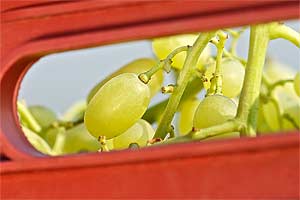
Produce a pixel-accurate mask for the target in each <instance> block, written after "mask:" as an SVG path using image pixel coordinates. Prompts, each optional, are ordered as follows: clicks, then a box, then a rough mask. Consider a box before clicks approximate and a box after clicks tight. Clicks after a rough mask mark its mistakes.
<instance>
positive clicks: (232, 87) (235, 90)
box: [203, 58, 245, 98]
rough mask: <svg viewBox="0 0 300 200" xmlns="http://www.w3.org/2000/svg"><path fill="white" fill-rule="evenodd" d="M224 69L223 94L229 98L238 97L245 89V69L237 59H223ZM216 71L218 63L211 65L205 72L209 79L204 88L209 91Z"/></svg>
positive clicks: (222, 65)
mask: <svg viewBox="0 0 300 200" xmlns="http://www.w3.org/2000/svg"><path fill="white" fill-rule="evenodd" d="M220 67H221V68H222V93H223V95H224V96H227V97H229V98H233V97H236V96H237V95H239V94H240V92H241V90H242V87H243V81H244V75H245V69H244V66H243V65H242V64H241V63H240V62H239V61H238V60H235V59H231V58H225V59H222V62H221V66H220ZM215 69H216V63H215V62H214V63H212V64H210V65H209V66H208V67H207V69H206V72H205V77H206V78H207V80H208V81H207V82H204V83H203V84H204V88H205V89H208V88H209V87H210V81H209V80H210V79H211V78H212V77H213V74H214V73H215Z"/></svg>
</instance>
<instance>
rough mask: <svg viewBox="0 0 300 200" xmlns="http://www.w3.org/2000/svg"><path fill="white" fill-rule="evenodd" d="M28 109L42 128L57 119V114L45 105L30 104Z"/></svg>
mask: <svg viewBox="0 0 300 200" xmlns="http://www.w3.org/2000/svg"><path fill="white" fill-rule="evenodd" d="M28 109H29V111H30V113H31V114H32V116H33V117H34V118H35V120H36V121H37V122H38V124H39V125H40V126H41V127H42V128H47V127H48V126H50V125H51V124H52V123H53V122H54V121H56V114H55V113H54V112H53V111H52V110H51V109H49V108H47V107H45V106H40V105H35V106H29V107H28Z"/></svg>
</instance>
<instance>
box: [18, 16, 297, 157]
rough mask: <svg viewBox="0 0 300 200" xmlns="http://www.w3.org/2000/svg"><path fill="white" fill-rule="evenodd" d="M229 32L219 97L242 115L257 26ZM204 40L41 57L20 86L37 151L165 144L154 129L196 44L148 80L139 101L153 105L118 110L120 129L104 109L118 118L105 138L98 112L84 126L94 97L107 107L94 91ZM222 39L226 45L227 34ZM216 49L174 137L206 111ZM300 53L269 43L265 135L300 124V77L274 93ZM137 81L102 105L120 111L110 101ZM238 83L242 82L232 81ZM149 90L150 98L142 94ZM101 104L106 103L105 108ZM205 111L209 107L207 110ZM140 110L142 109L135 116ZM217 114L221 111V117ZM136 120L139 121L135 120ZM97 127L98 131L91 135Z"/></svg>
mask: <svg viewBox="0 0 300 200" xmlns="http://www.w3.org/2000/svg"><path fill="white" fill-rule="evenodd" d="M286 24H287V25H288V26H290V27H293V28H294V29H295V30H299V21H289V22H287V23H286ZM224 33H226V34H228V35H229V39H228V40H227V41H226V44H225V49H226V51H223V58H222V61H221V63H224V64H223V65H220V66H221V67H222V66H223V67H222V70H223V71H222V73H223V74H221V75H222V78H223V83H222V92H223V95H224V96H226V98H227V99H226V100H225V101H223V99H217V100H213V101H220V109H221V107H226V109H227V110H226V109H225V111H224V112H228V114H229V115H231V114H232V115H235V113H236V109H237V105H238V103H239V95H240V92H241V89H242V84H243V77H244V74H245V69H244V68H245V66H244V65H245V62H246V61H247V55H248V47H249V35H250V31H249V27H246V29H245V30H244V28H243V27H239V28H234V29H224ZM239 33H241V35H240V38H239V39H237V40H236V41H237V46H236V47H235V40H234V39H233V38H234V37H235V35H234V34H239ZM197 37H198V34H197V33H190V34H184V35H177V36H169V37H164V38H156V39H153V40H150V39H149V40H143V41H133V42H126V43H120V44H113V45H106V46H101V47H95V48H89V49H80V50H74V51H68V52H63V53H55V54H51V55H47V56H45V57H42V58H41V59H40V60H39V61H37V62H36V63H34V64H33V65H32V67H31V68H30V69H29V70H28V72H27V73H26V74H25V76H24V78H23V80H22V83H21V85H20V90H19V96H18V105H17V108H18V111H19V115H18V116H19V118H20V122H21V126H22V129H23V131H24V133H25V135H26V137H27V138H28V139H29V141H30V143H31V144H32V145H33V146H34V147H35V148H37V149H38V150H39V151H41V152H43V153H45V154H49V155H63V154H73V153H81V152H97V151H98V150H102V151H112V150H122V149H126V148H140V147H143V146H148V145H149V144H151V143H156V142H159V141H160V140H159V139H158V138H155V137H154V138H153V136H154V134H155V129H157V128H158V126H159V125H158V124H159V123H160V120H161V118H162V116H163V115H164V114H163V111H164V109H165V107H166V105H167V102H168V99H169V97H170V96H171V95H172V91H173V90H176V87H177V81H178V75H179V74H180V71H181V70H182V69H181V68H182V66H183V65H184V59H185V55H186V53H185V52H186V51H190V49H189V47H187V49H185V48H183V49H182V51H185V52H180V53H178V54H177V55H176V56H175V57H174V58H172V62H165V63H164V68H163V69H159V70H158V72H156V73H155V74H154V75H153V76H152V79H151V80H150V83H148V84H147V88H149V91H147V92H145V93H147V94H141V96H139V97H138V98H136V99H139V98H145V99H151V101H150V103H149V105H148V102H147V106H146V107H147V111H146V110H144V111H141V110H143V109H136V107H134V106H133V107H132V113H131V110H128V109H127V111H128V113H117V114H116V115H119V116H121V117H120V120H121V121H120V124H121V125H120V128H119V127H118V126H119V125H116V123H115V122H114V121H113V120H115V119H118V116H116V117H112V116H113V114H111V113H109V112H108V111H107V110H108V109H105V111H103V112H108V113H106V114H101V113H100V114H99V115H101V116H105V115H107V116H108V118H107V120H108V121H109V120H110V119H109V117H112V118H111V120H112V121H111V122H107V121H105V120H102V121H101V122H99V124H103V126H104V127H103V129H107V128H108V127H111V129H112V130H113V131H111V132H110V130H108V131H107V132H105V131H104V132H105V133H104V135H105V134H107V136H106V138H104V137H100V138H99V137H96V136H95V134H96V133H95V132H96V131H95V129H97V124H96V122H95V119H96V118H97V116H96V115H95V114H90V118H91V120H90V121H91V122H87V123H84V114H85V112H86V109H87V107H88V103H90V102H92V101H94V104H95V105H94V107H95V108H96V110H97V106H98V107H99V106H100V107H101V105H97V103H96V101H97V100H94V99H96V97H94V96H95V95H96V94H97V95H98V93H97V92H98V91H99V89H100V88H101V89H102V88H103V86H104V85H105V86H107V85H108V84H105V83H107V82H108V81H109V80H111V78H113V77H116V76H117V75H120V74H122V73H136V74H141V73H143V72H146V71H148V70H150V68H151V67H154V66H155V65H158V63H159V61H162V60H163V59H164V58H166V57H167V56H168V54H169V53H171V52H172V50H174V49H176V48H177V47H180V46H185V47H186V46H187V45H192V44H193V42H194V41H195V40H196V38H197ZM217 42H220V39H219V41H217ZM216 49H217V48H216V46H215V44H212V43H209V44H208V45H207V46H206V48H205V49H204V50H203V53H202V54H201V56H200V59H199V60H198V62H197V64H196V65H197V66H196V67H195V76H194V77H193V79H191V81H190V82H189V84H188V86H187V89H186V91H187V92H185V93H184V94H183V96H182V99H183V101H181V102H180V104H179V106H178V109H177V112H176V113H175V117H173V119H172V123H171V124H172V127H173V128H174V129H172V128H171V129H170V130H168V133H167V137H170V136H172V135H173V134H174V135H175V136H180V135H184V134H187V133H188V132H190V131H191V130H192V128H193V127H194V124H195V123H196V122H195V113H196V112H197V111H196V110H197V109H198V110H200V108H199V104H200V102H203V99H204V98H207V97H205V95H206V93H207V91H209V90H210V89H212V88H213V87H212V86H211V85H212V84H215V83H214V82H213V81H214V79H213V77H214V74H215V72H216V71H215V65H216V59H217V58H216V56H217V50H216ZM299 57H300V56H299V51H297V47H295V46H293V45H292V44H290V43H289V42H288V41H284V40H275V41H271V42H270V44H269V48H268V52H267V59H266V64H265V70H264V77H265V78H266V79H267V80H264V81H266V83H265V85H264V83H263V86H262V88H261V91H262V95H261V96H260V102H262V103H261V104H260V106H259V112H258V116H259V117H258V127H257V128H258V132H259V133H260V134H263V133H271V132H282V131H290V130H295V129H299V120H300V119H299V113H300V104H299V102H300V101H299V97H297V95H296V92H295V90H294V86H293V81H287V83H282V86H278V87H277V86H276V90H275V89H274V90H273V91H272V92H268V91H267V90H269V89H270V88H271V87H273V86H270V85H274V84H275V83H276V84H277V82H278V81H283V80H288V79H294V77H295V74H296V72H297V71H298V72H299ZM171 66H172V67H171ZM169 68H170V69H171V72H170V73H166V71H168V70H170V69H169ZM163 70H164V71H163ZM132 79H134V78H132V76H131V75H128V77H126V80H125V81H123V82H122V80H121V81H120V82H122V83H123V84H119V87H116V86H111V93H112V96H111V97H107V98H108V99H104V100H103V99H102V100H101V102H102V103H107V105H109V106H110V107H111V112H114V109H116V110H118V109H119V108H118V106H112V103H113V102H110V101H109V98H111V99H112V100H111V101H114V100H116V99H118V98H115V96H118V95H119V96H121V95H123V97H124V98H121V97H120V98H119V101H123V100H124V99H125V98H128V99H130V101H132V96H130V95H129V94H131V92H130V91H131V89H132V88H130V87H129V88H128V89H129V90H128V91H124V90H123V91H122V88H126V87H125V86H124V84H125V85H126V84H127V83H130V82H131V81H132ZM231 82H236V83H233V84H231ZM116 84H118V83H116ZM143 84H144V83H143ZM163 86H164V87H163ZM107 87H109V86H107ZM141 87H143V86H141ZM162 87H163V88H162ZM120 88H121V89H120ZM161 88H162V89H161ZM139 89H141V88H139ZM103 90H104V89H103ZM107 90H109V89H107ZM137 90H138V89H136V90H134V91H133V92H136V91H137ZM141 90H143V88H142V89H141ZM116 91H118V92H116ZM120 91H121V92H120ZM162 91H163V93H164V94H162ZM113 93H117V94H113ZM121 93H122V94H121ZM263 94H268V95H271V96H268V95H263ZM97 95H96V96H97ZM143 95H145V96H147V95H148V96H147V97H143ZM99 96H100V95H99ZM208 97H209V96H208ZM103 98H104V97H103ZM207 99H208V98H207ZM99 101H100V100H99ZM124 101H125V104H126V103H127V104H128V105H129V107H130V106H132V104H133V102H126V99H125V100H124ZM209 102H210V101H209ZM140 104H141V105H140ZM142 104H145V102H144V103H141V102H139V101H137V106H142ZM215 104H218V102H216V103H215ZM208 105H209V103H208ZM225 105H227V106H225ZM230 106H233V108H232V110H230V109H231V108H230V109H229V107H230ZM91 109H92V108H91ZM101 109H102V110H103V109H104V108H103V107H101ZM101 109H99V110H101ZM205 109H206V107H205V106H204V107H203V112H205ZM228 109H229V110H228ZM119 110H120V109H119ZM124 111H126V109H124ZM89 112H91V111H89ZM120 112H121V111H120ZM136 112H140V113H139V114H135V113H136ZM125 114H127V115H128V118H135V119H131V122H125V121H126V120H124V118H122V116H124V115H125ZM206 114H209V113H206ZM221 114H222V113H221ZM138 115H140V116H142V119H138V118H140V117H137V116H138ZM217 117H218V115H216V118H217ZM102 119H103V118H102ZM201 120H202V122H199V124H200V125H199V126H202V125H201V124H202V123H204V124H205V123H208V124H210V123H211V122H212V121H208V122H207V121H205V120H206V119H205V118H204V119H200V121H201ZM207 120H209V118H207ZM216 120H218V119H216ZM133 121H134V123H132V122H133ZM93 123H94V124H93ZM85 124H89V125H87V126H90V127H86V125H85ZM91 124H92V125H91ZM128 124H131V125H130V126H129V125H128ZM150 124H151V125H150ZM210 125H214V123H213V122H212V123H211V124H210ZM126 126H128V127H129V128H127V129H126V130H125V129H124V127H126ZM95 127H96V128H95ZM196 129H197V128H196ZM199 129H200V128H199ZM118 130H119V131H120V130H125V131H123V132H122V134H121V133H117V132H118ZM98 131H99V132H101V131H102V130H101V128H98ZM90 132H92V133H91V134H90ZM117 135H118V136H117ZM99 136H101V134H99ZM110 136H111V138H110ZM239 136H240V133H239V132H230V133H226V134H221V135H220V136H215V137H208V138H205V139H203V140H211V139H217V138H232V137H233V138H234V137H239ZM102 143H103V144H102Z"/></svg>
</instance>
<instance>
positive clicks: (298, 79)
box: [294, 72, 300, 97]
mask: <svg viewBox="0 0 300 200" xmlns="http://www.w3.org/2000/svg"><path fill="white" fill-rule="evenodd" d="M294 89H295V92H296V94H297V95H298V97H300V72H298V73H297V74H296V76H295V79H294Z"/></svg>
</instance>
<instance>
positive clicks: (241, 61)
mask: <svg viewBox="0 0 300 200" xmlns="http://www.w3.org/2000/svg"><path fill="white" fill-rule="evenodd" d="M223 54H224V56H226V57H229V58H233V59H236V60H238V61H240V63H242V64H243V65H244V66H246V65H247V61H246V60H245V59H244V58H241V57H239V56H237V55H234V54H232V53H230V52H229V51H227V50H226V49H224V50H223Z"/></svg>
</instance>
